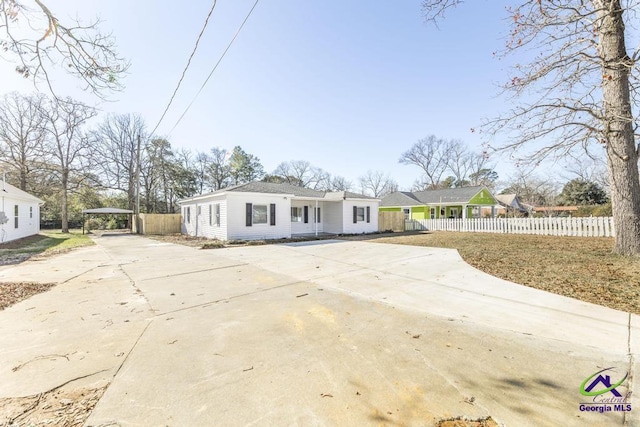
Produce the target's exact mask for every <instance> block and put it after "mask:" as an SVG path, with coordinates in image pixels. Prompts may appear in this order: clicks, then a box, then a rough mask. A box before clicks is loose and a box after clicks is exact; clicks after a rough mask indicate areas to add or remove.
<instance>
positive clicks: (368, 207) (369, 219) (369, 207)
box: [367, 206, 371, 222]
mask: <svg viewBox="0 0 640 427" xmlns="http://www.w3.org/2000/svg"><path fill="white" fill-rule="evenodd" d="M367 222H371V206H367Z"/></svg>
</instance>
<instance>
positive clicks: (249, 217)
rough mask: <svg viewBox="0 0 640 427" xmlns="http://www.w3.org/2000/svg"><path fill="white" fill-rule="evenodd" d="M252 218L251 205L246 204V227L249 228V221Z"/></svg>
mask: <svg viewBox="0 0 640 427" xmlns="http://www.w3.org/2000/svg"><path fill="white" fill-rule="evenodd" d="M252 217H253V205H252V204H251V203H247V224H246V225H247V227H251V225H252V224H251V219H252Z"/></svg>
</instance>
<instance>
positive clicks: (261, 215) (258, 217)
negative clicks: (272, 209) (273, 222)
mask: <svg viewBox="0 0 640 427" xmlns="http://www.w3.org/2000/svg"><path fill="white" fill-rule="evenodd" d="M268 217H269V210H268V209H267V205H253V214H252V223H253V224H266V223H267V219H268Z"/></svg>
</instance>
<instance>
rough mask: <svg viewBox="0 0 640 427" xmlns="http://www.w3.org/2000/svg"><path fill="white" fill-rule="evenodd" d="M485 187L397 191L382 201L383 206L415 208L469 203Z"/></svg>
mask: <svg viewBox="0 0 640 427" xmlns="http://www.w3.org/2000/svg"><path fill="white" fill-rule="evenodd" d="M484 188H485V187H483V186H481V185H480V186H475V187H460V188H445V189H442V190H425V191H415V192H413V193H410V192H405V191H396V192H395V193H391V194H389V195H388V196H385V197H384V198H383V199H382V203H381V204H380V205H381V206H415V205H435V204H452V203H462V204H464V203H469V201H471V199H472V198H473V197H474V196H475V195H476V194H478V193H479V192H480V191H481V190H482V189H484Z"/></svg>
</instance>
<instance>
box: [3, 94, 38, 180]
mask: <svg viewBox="0 0 640 427" xmlns="http://www.w3.org/2000/svg"><path fill="white" fill-rule="evenodd" d="M44 103H45V98H44V96H41V95H32V96H23V95H20V94H18V93H16V92H14V93H11V94H8V95H5V96H4V98H3V100H2V104H0V161H1V162H2V163H4V164H5V165H7V166H8V167H9V168H10V170H12V171H14V172H15V173H16V174H17V176H18V187H19V188H20V189H21V190H23V191H27V190H28V180H29V177H30V175H31V174H32V172H33V171H34V170H35V169H37V165H38V164H39V162H40V160H41V153H42V143H43V140H44V127H43V116H42V114H41V109H42V106H43V104H44Z"/></svg>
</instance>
